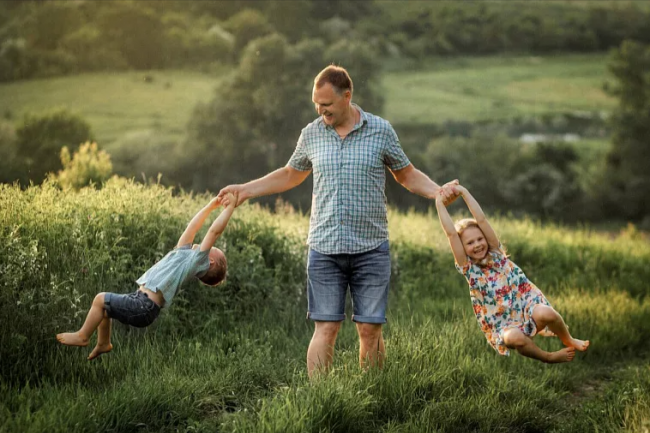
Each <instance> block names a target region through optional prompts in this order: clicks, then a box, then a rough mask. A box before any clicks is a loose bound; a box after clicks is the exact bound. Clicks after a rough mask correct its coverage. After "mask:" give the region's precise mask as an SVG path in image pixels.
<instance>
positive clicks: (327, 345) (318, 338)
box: [307, 321, 341, 378]
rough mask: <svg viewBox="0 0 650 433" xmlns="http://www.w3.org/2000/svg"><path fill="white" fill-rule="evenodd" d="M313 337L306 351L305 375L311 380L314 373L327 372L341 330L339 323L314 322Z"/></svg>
mask: <svg viewBox="0 0 650 433" xmlns="http://www.w3.org/2000/svg"><path fill="white" fill-rule="evenodd" d="M314 325H315V328H314V335H313V337H312V339H311V342H310V343H309V349H307V374H308V375H309V377H310V378H311V377H312V376H313V374H314V372H315V371H318V370H320V371H321V372H327V371H328V370H329V369H330V367H331V366H332V360H333V359H334V344H335V343H336V336H337V335H338V333H339V329H341V322H318V321H316V322H314Z"/></svg>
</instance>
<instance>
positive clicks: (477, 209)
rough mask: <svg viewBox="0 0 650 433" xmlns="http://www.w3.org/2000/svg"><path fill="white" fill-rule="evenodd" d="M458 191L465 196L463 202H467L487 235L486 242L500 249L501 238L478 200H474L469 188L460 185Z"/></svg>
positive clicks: (491, 246)
mask: <svg viewBox="0 0 650 433" xmlns="http://www.w3.org/2000/svg"><path fill="white" fill-rule="evenodd" d="M456 189H458V190H459V191H460V193H461V195H462V196H463V200H465V203H466V204H467V207H468V208H469V211H470V212H471V213H472V216H473V217H474V219H475V220H476V222H477V223H478V226H479V227H480V228H481V231H482V232H483V234H484V235H485V240H486V241H487V243H488V245H489V246H490V248H499V237H498V236H497V234H496V232H495V231H494V229H493V228H492V226H491V225H490V223H489V222H488V220H487V218H486V217H485V214H484V213H483V209H481V206H480V205H479V204H478V202H477V201H476V199H474V197H473V196H472V194H470V193H469V191H468V190H467V188H465V187H464V186H461V185H458V186H457V187H456Z"/></svg>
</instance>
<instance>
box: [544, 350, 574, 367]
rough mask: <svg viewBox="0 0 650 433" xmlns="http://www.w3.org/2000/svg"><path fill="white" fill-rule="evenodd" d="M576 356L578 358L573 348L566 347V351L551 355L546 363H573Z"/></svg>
mask: <svg viewBox="0 0 650 433" xmlns="http://www.w3.org/2000/svg"><path fill="white" fill-rule="evenodd" d="M574 356H576V350H575V349H574V348H573V347H565V348H564V349H562V350H558V351H557V352H551V353H549V354H548V359H547V360H546V362H548V363H549V364H556V363H559V362H571V361H573V357H574Z"/></svg>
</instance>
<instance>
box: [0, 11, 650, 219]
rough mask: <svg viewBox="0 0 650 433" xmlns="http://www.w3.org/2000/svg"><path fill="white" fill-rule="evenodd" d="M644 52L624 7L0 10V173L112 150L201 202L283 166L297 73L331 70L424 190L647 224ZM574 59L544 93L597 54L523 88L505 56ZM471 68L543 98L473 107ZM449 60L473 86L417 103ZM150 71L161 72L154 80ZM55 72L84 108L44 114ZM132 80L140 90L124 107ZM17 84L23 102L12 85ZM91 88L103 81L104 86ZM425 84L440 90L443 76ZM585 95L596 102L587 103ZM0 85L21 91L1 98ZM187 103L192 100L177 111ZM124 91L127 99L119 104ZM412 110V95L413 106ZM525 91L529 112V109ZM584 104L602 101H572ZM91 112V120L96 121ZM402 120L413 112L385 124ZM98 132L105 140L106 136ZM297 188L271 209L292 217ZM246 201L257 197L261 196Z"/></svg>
mask: <svg viewBox="0 0 650 433" xmlns="http://www.w3.org/2000/svg"><path fill="white" fill-rule="evenodd" d="M648 44H650V7H648V5H647V4H644V3H639V2H628V1H602V2H586V1H585V2H580V1H559V2H557V1H553V2H533V1H520V2H487V1H463V2H391V1H373V0H364V1H358V2H347V1H343V0H340V1H329V2H321V1H316V0H299V1H291V2H285V1H280V0H274V1H265V2H258V1H237V2H235V1H220V2H204V1H194V2H192V1H190V2H181V1H165V2H158V1H137V2H136V1H103V2H92V1H83V0H82V1H74V2H69V1H58V0H40V1H36V0H33V1H29V0H28V1H14V2H2V3H0V81H2V82H4V84H0V98H2V99H0V100H1V101H2V104H1V105H2V107H3V113H0V114H1V115H2V116H3V120H2V122H0V169H1V170H0V181H2V182H7V183H11V182H14V181H18V182H19V183H20V184H21V185H23V186H26V185H28V184H29V183H30V182H32V183H36V184H38V183H40V182H42V181H43V179H45V178H46V177H47V175H48V173H52V174H53V175H55V174H56V173H57V172H58V171H59V170H61V169H62V165H61V161H60V152H61V149H62V148H63V147H64V146H67V148H68V151H69V152H70V159H71V160H74V156H73V155H74V153H75V151H76V150H77V148H78V147H79V145H80V144H81V143H85V142H87V141H95V142H96V143H98V149H99V150H101V151H104V152H107V153H108V154H109V155H110V158H111V164H112V165H111V170H112V172H114V173H115V174H118V175H121V176H126V177H135V178H136V179H139V180H143V181H147V179H160V182H162V183H163V184H165V185H174V186H178V187H180V188H181V189H184V190H192V191H205V190H210V191H213V192H214V191H217V190H218V189H220V188H221V187H222V186H224V185H226V184H229V183H233V182H244V181H247V180H249V179H252V178H256V177H259V176H262V175H264V174H266V173H267V172H269V171H271V170H274V169H275V168H278V167H280V166H282V165H284V164H285V163H286V161H287V160H288V158H289V156H290V155H291V153H292V151H293V148H294V146H295V141H296V139H297V137H298V135H299V133H300V130H301V128H302V127H304V126H305V125H306V124H307V123H309V122H310V121H311V120H313V118H314V117H315V114H314V111H313V107H312V105H311V102H310V94H311V85H312V81H311V80H312V78H313V76H315V74H316V73H318V71H320V70H321V69H322V68H323V67H324V66H325V65H327V64H329V63H336V64H340V65H343V66H345V67H346V68H347V69H348V70H349V71H350V73H351V76H352V78H353V80H354V81H355V94H354V101H355V102H357V103H358V104H359V105H360V106H361V107H362V108H364V110H366V111H369V112H372V113H376V114H379V115H383V114H384V113H385V112H386V111H387V105H388V106H390V107H389V108H390V110H389V111H390V112H391V113H393V116H388V117H387V119H388V120H389V121H393V124H394V126H395V129H396V130H397V132H398V135H399V136H400V138H401V141H402V145H403V147H404V148H405V150H406V152H407V154H408V156H409V157H410V158H411V160H412V161H413V162H414V164H415V165H416V166H417V167H418V168H421V169H422V170H423V171H424V172H426V173H428V174H429V175H430V176H431V177H432V178H433V179H434V180H436V181H437V182H439V183H442V182H445V181H447V180H450V179H452V178H459V179H461V181H463V182H464V183H466V184H467V185H468V186H470V187H471V188H473V189H475V190H476V191H477V194H478V196H479V197H480V198H481V202H482V203H484V204H485V206H486V207H487V208H490V209H498V210H502V211H511V212H513V213H516V214H529V215H533V216H535V217H539V218H542V219H549V218H551V219H558V220H564V221H596V222H601V221H616V220H618V221H633V222H635V223H638V224H640V225H641V226H642V227H650V204H649V202H648V198H647V194H646V193H645V192H646V191H647V190H648V186H650V179H649V175H648V174H647V170H646V167H648V166H650V165H649V163H650V156H649V155H650V150H649V147H648V145H647V137H648V134H647V132H648V131H647V128H648V126H647V125H649V124H650V123H649V122H648V120H649V119H648V116H649V115H650V114H649V113H650V110H649V109H648V105H649V104H650V102H649V100H650V96H649V95H650V92H648V86H650V84H649V83H650V81H649V80H650V78H649V77H648V74H647V72H646V71H647V70H648V62H650V60H649V59H650V54H648ZM579 53H582V55H585V56H594V55H596V56H597V55H598V53H602V54H607V57H601V58H602V59H605V60H604V62H606V64H607V69H608V72H607V74H606V75H605V76H604V79H602V80H601V81H602V82H601V81H598V78H594V76H593V73H594V72H593V71H595V69H594V70H588V71H586V72H584V77H585V78H584V80H583V81H584V83H583V84H584V86H582V85H581V84H580V83H578V84H576V82H572V83H568V84H567V83H565V82H561V79H563V78H567V77H571V75H572V70H570V69H569V68H570V67H574V66H575V65H580V64H587V63H589V62H592V63H593V62H594V59H598V57H584V58H580V57H578V58H575V59H573V58H572V60H571V61H570V62H569V63H568V64H567V66H566V69H562V66H557V67H556V68H559V69H558V70H557V71H555V72H554V74H556V75H554V76H553V78H552V77H551V76H550V75H549V76H544V75H543V74H544V73H546V72H544V71H547V70H546V69H543V68H542V66H541V65H540V67H539V68H538V69H539V71H541V72H539V74H541V75H539V76H534V77H532V76H531V77H528V74H533V73H534V72H535V68H534V67H533V68H532V69H531V68H529V69H526V70H523V69H518V68H517V65H515V64H513V63H508V62H509V61H510V62H512V59H515V61H516V59H530V63H531V64H533V65H534V64H535V62H538V61H539V60H535V59H541V58H542V57H539V56H547V57H545V58H553V56H563V55H576V54H579ZM548 56H550V57H548ZM473 58H476V59H481V62H483V64H486V63H485V62H486V60H485V59H489V58H493V59H494V63H495V64H499V62H501V63H502V64H503V65H504V66H505V65H510V64H512V65H513V66H512V67H511V68H509V69H507V70H504V71H506V72H505V73H504V74H502V75H504V77H505V78H504V80H506V79H507V80H510V81H511V82H512V83H515V85H519V86H520V87H521V89H519V90H518V91H520V92H522V93H523V94H525V93H526V92H527V90H526V87H525V86H526V85H531V84H530V83H531V81H528V82H525V81H522V80H525V79H527V78H526V77H528V79H529V80H533V82H534V83H535V85H536V86H538V88H541V89H543V91H542V92H541V93H536V94H534V95H533V94H532V93H531V96H530V101H528V104H529V106H530V107H529V108H528V109H521V110H519V111H517V110H518V108H517V106H514V105H513V106H512V107H510V104H512V101H510V100H508V92H512V91H514V90H512V89H513V88H512V87H508V88H507V89H506V91H505V92H506V93H504V94H498V95H497V94H493V95H490V98H491V99H492V100H491V101H486V100H482V99H479V96H480V97H483V98H484V99H485V96H486V94H483V93H480V92H489V91H490V88H491V87H494V86H492V85H491V84H489V83H488V81H482V80H483V78H482V77H481V75H480V74H481V64H480V63H475V62H474V61H473V60H472V59H473ZM559 58H560V59H561V58H562V57H559ZM508 59H510V60H508ZM454 62H456V63H454ZM487 62H489V60H487ZM559 62H560V64H561V60H560V61H559ZM569 64H570V65H573V66H570V65H569ZM452 65H456V66H458V65H460V66H458V67H460V68H464V69H463V70H464V71H475V72H476V76H474V75H468V76H467V81H465V82H459V83H453V84H452V83H449V86H450V88H451V87H453V86H456V85H460V86H461V89H460V90H458V89H455V91H456V92H459V93H455V94H448V95H439V94H434V93H430V92H431V91H432V89H431V88H430V87H427V86H431V84H428V83H427V81H426V78H422V74H426V73H427V72H428V71H431V70H434V69H435V68H439V69H436V70H441V69H440V68H442V69H444V68H446V67H451V66H452ZM506 67H508V66H506ZM604 67H605V66H604V65H603V68H604ZM161 71H171V72H170V74H175V75H162V76H163V78H162V79H159V78H158V76H159V75H156V74H157V73H160V72H161ZM590 71H592V72H590ZM405 72H412V75H411V76H409V77H406V75H404V73H405ZM134 73H135V74H136V75H133V74H134ZM496 73H498V72H496ZM548 73H550V72H548ZM88 74H95V75H88ZM101 74H109V75H101ZM589 74H591V75H589ZM64 77H79V80H81V79H82V77H84V79H85V80H91V79H95V80H96V81H97V82H96V83H94V84H93V86H92V87H89V88H88V89H86V88H84V90H83V91H82V92H83V93H82V94H81V96H77V99H76V101H82V102H83V103H84V105H83V107H84V108H81V109H80V108H79V106H78V105H79V104H76V105H75V104H74V103H72V102H70V103H68V104H65V103H64V104H61V105H63V107H61V106H60V105H57V106H54V107H47V106H44V107H43V106H42V104H46V101H48V98H49V97H50V95H52V94H54V93H55V92H61V93H64V94H68V93H69V94H72V93H73V92H74V89H73V86H74V81H70V82H69V83H70V84H62V83H64V82H63V81H61V80H62V79H64ZM114 77H120V79H121V80H122V81H119V83H117V82H115V81H114V80H113V78H114ZM136 77H137V81H129V80H130V79H136ZM181 77H183V78H181ZM545 79H547V80H548V81H544V80H545ZM606 79H607V80H608V81H606ZM535 80H537V81H535ZM138 81H139V83H141V84H142V85H149V86H150V88H151V89H152V90H151V91H150V92H149V93H147V94H146V95H145V94H142V95H140V93H138V92H140V90H139V89H140V88H141V86H140V87H138V86H139V85H138V84H136V83H137V82H138ZM79 82H81V81H79ZM587 82H588V83H589V84H586V83H587ZM25 83H33V87H31V88H30V89H32V90H30V91H27V92H24V91H22V92H21V91H20V89H24V87H12V86H23V85H28V84H25ZM66 83H67V82H66ZM104 83H105V84H106V86H107V88H109V86H110V85H111V84H109V83H117V84H114V85H115V87H110V90H105V91H104V92H102V86H103V85H104ZM190 83H194V87H192V84H190ZM594 83H595V84H594ZM55 86H59V87H55ZM65 86H68V87H67V88H66V87H65ZM199 86H203V87H201V88H200V89H199ZM403 86H408V87H403ZM413 86H414V87H413ZM563 86H564V87H563ZM594 86H595V87H594ZM434 87H435V90H438V91H441V92H444V90H445V83H444V82H443V83H435V84H434ZM598 87H600V88H601V89H604V91H605V92H606V94H608V95H609V96H610V98H611V100H612V101H613V102H611V103H610V102H609V100H606V99H605V98H606V97H605V96H600V95H598V94H597V93H595V92H596V91H598V90H599V89H598ZM55 88H56V90H54V89H55ZM207 88H212V89H214V90H212V91H211V92H210V91H208V92H206V91H205V89H207ZM412 88H413V89H414V90H411V89H412ZM3 89H7V91H9V89H18V90H15V92H18V93H20V94H21V95H23V96H20V97H19V96H15V95H16V94H17V93H13V94H12V93H7V94H6V95H8V96H5V97H3V96H2V95H3V93H2V92H3ZM477 92H478V93H477ZM587 93H589V95H588V96H589V98H591V99H585V101H584V102H582V105H580V108H576V107H577V105H576V104H577V103H576V102H575V101H574V100H573V99H575V98H576V95H584V94H587ZM190 94H198V95H201V98H199V99H196V98H195V99H191V101H190V99H186V100H180V99H179V95H190ZM24 95H28V96H24ZM129 95H136V96H133V98H140V99H139V101H140V104H139V105H137V106H132V105H133V104H131V103H129V101H133V99H129ZM172 95H173V96H172ZM459 95H460V96H459ZM473 97H475V99H471V98H473ZM21 98H23V99H24V98H31V99H30V101H31V102H30V103H31V105H30V106H31V107H32V108H31V109H22V108H21V107H22V106H23V105H25V104H23V102H22V100H21ZM39 98H41V99H40V101H42V103H38V101H39ZM61 98H62V99H63V100H64V101H65V96H63V97H61ZM61 98H60V99H59V100H61ZM165 98H166V99H165ZM400 98H402V99H400ZM423 98H429V99H425V101H424V102H421V101H420V102H417V103H416V100H421V99H423ZM445 98H447V99H445ZM449 98H451V99H449ZM465 98H467V105H466V106H465V107H464V108H463V110H467V106H471V105H472V104H473V105H476V104H478V103H480V104H484V103H485V104H487V105H485V107H484V108H481V110H482V111H481V116H480V117H481V119H477V118H476V116H475V115H465V114H463V113H465V112H466V111H462V110H461V109H460V108H458V107H457V106H456V105H457V103H458V101H464V100H465ZM535 98H537V99H535ZM541 99H546V100H547V102H546V103H547V104H548V107H547V108H546V109H545V110H546V112H540V111H539V109H538V108H536V107H537V105H536V103H537V104H539V103H541V102H540V101H541ZM429 101H430V102H429ZM590 101H602V103H601V102H599V104H601V105H599V106H598V107H596V106H593V108H589V107H590V104H592V103H591V102H590ZM488 102H489V103H488ZM21 104H22V105H21ZM417 104H420V105H417ZM427 104H428V105H432V106H433V105H435V106H440V107H442V110H443V111H445V107H449V109H448V110H447V111H449V112H452V111H454V110H457V111H456V113H457V114H456V116H455V117H454V120H441V119H438V118H436V117H437V116H431V118H430V119H429V120H427V116H426V114H424V113H423V114H421V115H419V116H418V114H417V113H418V110H420V112H421V111H422V110H421V109H420V107H422V106H423V105H424V106H426V105H427ZM27 105H29V104H27ZM592 105H593V104H592ZM33 107H39V109H38V110H36V109H34V108H33ZM87 107H93V109H92V110H89V109H88V108H87ZM414 107H417V108H414ZM603 107H606V109H603ZM504 108H506V109H507V110H510V111H507V110H506V112H507V113H510V114H505V115H504V114H503V113H504V111H503V109H504ZM48 110H49V111H48ZM549 110H550V111H549ZM90 111H93V112H99V113H100V114H101V115H102V116H104V117H105V118H106V119H108V120H105V121H104V122H103V124H102V123H99V122H97V121H96V119H95V118H93V116H94V115H93V114H92V113H90ZM407 112H409V113H412V114H409V115H408V116H411V117H408V116H407V115H404V116H400V113H407ZM413 113H415V114H413ZM512 113H518V114H512ZM146 116H149V117H146ZM413 116H415V117H417V119H418V120H415V119H413ZM392 117H395V119H393V118H392ZM409 119H412V120H409ZM423 119H424V120H423ZM108 122H111V123H114V124H115V125H114V126H113V128H114V129H115V130H118V131H119V133H118V134H117V136H110V135H107V134H105V133H104V129H105V126H104V125H105V124H106V123H108ZM129 122H130V123H129ZM147 122H149V123H147ZM127 124H128V127H127ZM91 125H92V127H91ZM169 125H173V126H169ZM165 127H168V128H167V129H165ZM98 128H99V129H101V131H100V133H97V132H96V131H97V130H98ZM170 131H171V133H170ZM526 135H532V138H531V139H529V140H526V139H524V138H522V137H525V136H526ZM567 137H568V138H567ZM572 137H573V138H572ZM575 137H579V138H580V141H579V143H576V139H575ZM590 140H591V141H590ZM80 160H83V158H81V159H78V161H80ZM78 172H79V171H78ZM160 175H162V177H160ZM389 177H390V175H389ZM84 182H85V180H84V181H81V183H79V182H77V184H79V185H81V184H83V183H84ZM310 183H311V180H308V181H307V182H305V185H302V186H300V187H299V188H296V189H295V190H292V191H289V192H287V193H286V194H284V195H283V199H285V200H286V201H288V202H290V203H292V204H293V205H294V206H296V207H299V208H301V209H303V210H308V209H309V206H310V202H311V185H310ZM387 196H388V200H389V202H391V203H394V204H395V205H397V206H398V207H400V208H402V209H407V208H411V207H413V208H416V209H420V210H423V209H426V208H427V207H428V206H429V205H430V203H429V202H428V201H426V200H424V199H422V198H420V197H416V196H413V195H411V194H406V193H405V191H404V190H403V189H402V188H401V187H400V186H399V185H397V184H395V183H394V182H392V181H389V182H388V184H387ZM260 201H261V202H262V203H265V204H270V205H273V203H274V202H275V198H266V199H260Z"/></svg>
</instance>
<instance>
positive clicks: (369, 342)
mask: <svg viewBox="0 0 650 433" xmlns="http://www.w3.org/2000/svg"><path fill="white" fill-rule="evenodd" d="M357 332H358V333H359V365H360V366H361V368H363V369H364V370H365V369H367V368H369V367H379V368H382V367H383V366H384V358H385V357H386V348H385V346H384V337H383V335H382V333H381V324H377V323H357Z"/></svg>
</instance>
